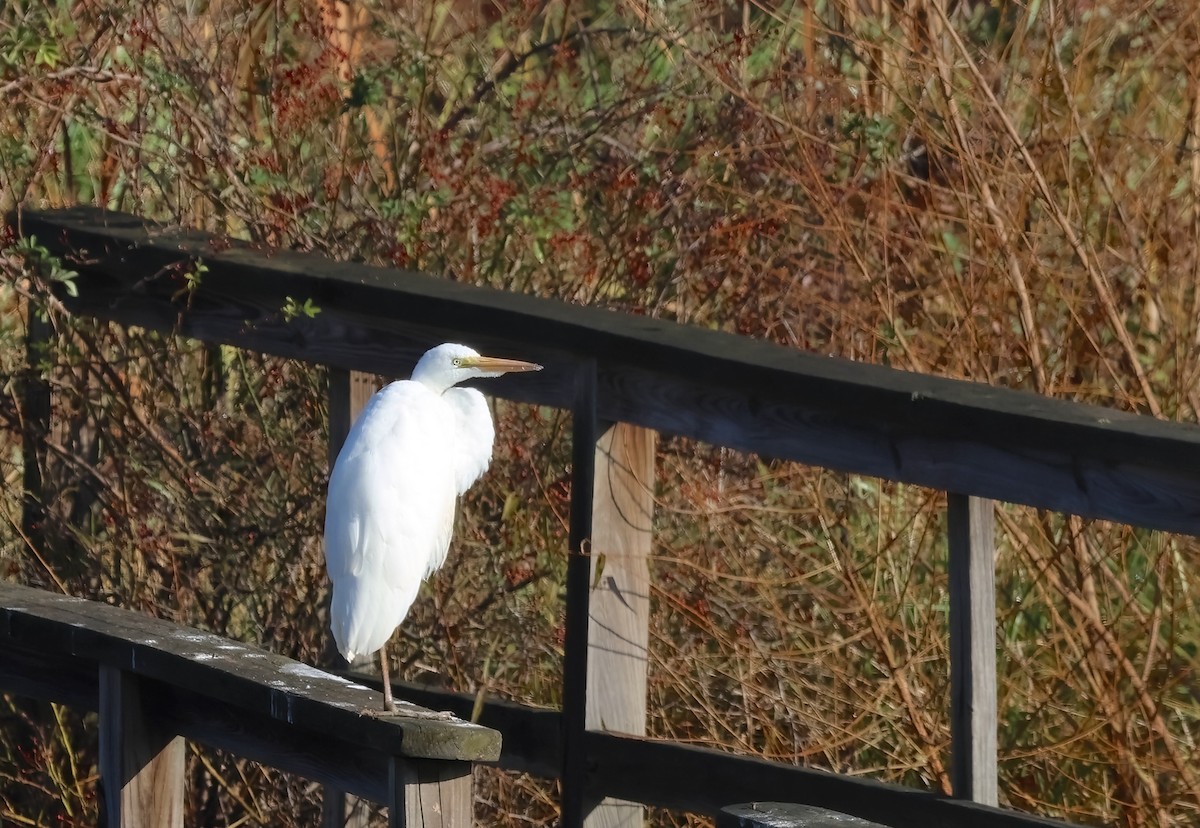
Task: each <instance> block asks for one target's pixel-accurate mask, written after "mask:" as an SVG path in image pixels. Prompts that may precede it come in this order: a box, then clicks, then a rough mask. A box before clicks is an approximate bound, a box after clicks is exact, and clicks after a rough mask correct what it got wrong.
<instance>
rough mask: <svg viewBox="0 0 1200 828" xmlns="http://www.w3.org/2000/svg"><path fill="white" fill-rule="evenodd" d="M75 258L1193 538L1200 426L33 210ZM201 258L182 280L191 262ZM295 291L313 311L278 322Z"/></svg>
mask: <svg viewBox="0 0 1200 828" xmlns="http://www.w3.org/2000/svg"><path fill="white" fill-rule="evenodd" d="M23 227H24V230H25V232H27V233H35V234H36V235H37V236H38V238H39V240H41V241H43V242H44V243H45V244H47V245H48V246H49V247H50V248H51V249H52V250H53V251H54V252H56V253H58V254H61V255H64V256H65V257H66V258H67V264H68V266H70V267H71V268H73V269H75V270H77V271H78V272H79V273H80V276H79V278H78V279H77V280H76V282H77V284H78V287H79V290H80V295H79V297H78V298H70V297H65V296H64V297H63V299H64V302H65V303H66V305H67V306H68V307H69V308H70V309H72V310H73V311H75V312H78V313H85V314H91V315H95V316H98V317H101V318H105V319H112V320H115V321H118V322H123V323H126V324H138V325H141V326H144V327H148V328H151V329H155V330H164V331H179V332H181V333H184V334H187V335H190V336H195V337H198V338H201V339H205V340H210V341H217V342H225V343H230V344H235V345H238V346H239V347H245V348H251V349H256V350H261V351H266V352H270V353H276V354H282V355H285V356H292V357H297V358H300V359H307V360H309V361H312V362H318V363H326V364H331V365H336V366H341V367H345V368H354V369H357V370H364V371H373V372H377V373H381V374H384V375H392V376H395V375H406V374H407V373H408V371H409V370H411V367H412V365H413V364H414V363H415V361H416V359H417V358H418V357H419V356H420V354H421V353H422V352H423V351H424V350H425V349H426V348H428V347H429V346H431V345H433V344H436V343H437V342H440V341H444V340H446V339H461V338H464V336H467V334H468V333H469V338H470V339H471V344H473V345H475V346H476V347H479V348H480V349H481V350H482V349H486V350H489V351H493V352H496V353H498V354H501V355H512V356H520V357H524V358H529V359H535V360H537V361H538V362H541V363H542V364H544V365H545V366H546V370H545V371H542V372H541V373H539V374H526V375H519V376H510V377H505V378H501V379H498V380H495V381H493V382H492V383H490V384H489V391H490V392H491V393H494V394H496V395H499V396H503V397H508V398H511V399H517V400H524V401H529V402H537V403H543V404H548V405H557V406H560V407H564V408H568V407H570V405H571V403H572V399H573V394H574V390H573V389H574V376H575V370H576V368H575V366H576V365H577V364H578V363H579V362H580V360H584V359H591V358H594V359H596V360H597V371H598V378H597V383H598V391H597V393H598V398H597V412H598V416H600V417H602V418H604V419H606V420H609V421H614V422H615V421H618V420H622V421H626V422H630V423H633V424H636V425H641V426H645V427H648V428H653V429H656V430H659V431H662V432H666V433H671V434H680V435H685V436H689V437H694V438H697V439H701V440H705V441H707V442H711V443H715V444H718V445H727V446H730V447H732V448H737V449H741V450H746V451H755V452H759V453H762V454H764V455H768V456H775V457H781V458H787V459H793V460H799V461H801V462H805V463H809V464H812V465H820V466H824V467H827V468H832V469H838V470H842V471H848V472H856V473H861V474H869V475H875V476H879V477H886V478H890V479H894V480H900V481H904V482H909V483H916V484H920V485H924V486H929V487H932V488H938V489H944V490H947V491H957V492H962V493H964V494H968V495H974V496H979V497H988V498H992V499H997V500H1004V501H1010V502H1014V503H1024V504H1029V505H1032V506H1037V507H1041V508H1046V509H1052V510H1056V511H1062V512H1069V513H1074V514H1079V515H1083V516H1086V517H1097V518H1106V519H1110V520H1116V521H1120V522H1123V523H1129V524H1132V525H1137V526H1146V527H1151V528H1159V529H1167V530H1172V531H1179V532H1188V533H1193V534H1200V428H1197V427H1195V426H1191V425H1183V424H1178V423H1170V422H1165V421H1160V420H1156V419H1154V418H1151V417H1142V416H1136V415H1133V414H1128V413H1124V412H1119V411H1115V410H1110V409H1105V408H1100V407H1096V406H1088V405H1078V404H1072V403H1068V402H1065V401H1059V400H1052V399H1047V398H1043V397H1040V396H1037V395H1034V394H1031V393H1026V392H1020V391H1010V390H1005V389H999V388H992V387H988V386H984V385H980V384H975V383H967V382H960V381H956V380H951V379H943V378H938V377H930V376H921V375H916V374H910V373H906V372H902V371H895V370H891V369H888V368H884V367H881V366H875V365H866V364H861V363H853V362H847V361H845V360H840V359H833V358H826V357H820V356H817V355H814V354H807V353H802V352H799V351H796V350H794V349H789V348H784V347H780V346H778V345H774V344H771V343H768V342H761V341H756V340H751V339H747V338H744V337H736V336H732V335H728V334H724V333H721V332H717V331H709V330H700V329H696V328H691V327H687V326H683V325H678V324H674V323H671V322H667V321H663V320H657V319H649V318H646V317H638V316H632V315H627V314H618V313H611V312H607V311H603V310H600V309H594V308H584V307H577V306H571V305H567V304H564V303H561V302H555V301H549V300H540V299H537V298H535V297H531V296H523V295H517V294H510V293H503V292H498V291H493V290H487V289H483V288H477V287H473V286H470V285H464V284H458V283H455V282H453V281H450V280H446V279H435V278H432V277H429V276H424V275H421V274H414V273H405V272H399V271H395V270H387V269H383V268H373V267H368V266H365V265H360V264H353V263H341V262H332V261H329V260H327V259H324V258H321V257H319V256H313V255H305V254H300V253H292V252H287V251H270V250H261V249H253V248H251V247H248V246H245V245H238V244H231V243H230V242H229V241H228V240H225V239H212V238H209V237H206V236H203V235H201V234H198V233H195V232H190V231H187V230H177V229H169V228H164V227H161V226H158V225H154V224H150V223H147V222H145V221H143V220H142V219H139V218H136V217H133V216H127V215H123V214H118V213H104V212H101V211H98V210H95V209H91V208H72V209H69V210H62V211H54V212H49V213H33V212H27V213H25V214H24V216H23ZM197 258H203V260H204V263H205V265H206V267H207V268H208V272H207V273H205V275H204V281H203V283H202V284H201V285H200V287H199V288H198V289H197V290H196V291H194V292H193V293H191V294H188V293H187V291H181V287H183V286H184V284H185V281H184V274H185V273H186V272H187V270H188V269H189V267H190V263H191V262H192V261H194V260H195V259H197ZM287 296H292V297H297V298H301V299H312V300H313V302H314V303H315V304H317V305H318V306H320V308H321V312H320V313H318V314H317V315H316V317H315V318H313V319H308V318H297V319H293V320H290V321H289V320H286V319H285V318H284V315H283V314H282V312H281V309H282V307H283V305H284V303H285V301H286V297H287Z"/></svg>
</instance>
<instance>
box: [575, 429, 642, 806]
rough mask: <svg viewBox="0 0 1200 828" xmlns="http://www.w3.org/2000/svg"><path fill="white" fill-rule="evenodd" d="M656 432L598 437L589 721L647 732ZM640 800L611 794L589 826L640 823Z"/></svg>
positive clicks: (593, 726)
mask: <svg viewBox="0 0 1200 828" xmlns="http://www.w3.org/2000/svg"><path fill="white" fill-rule="evenodd" d="M655 437H656V435H655V432H653V431H651V430H650V429H645V428H639V427H637V426H632V425H629V424H628V423H617V424H616V425H614V426H612V427H611V428H609V429H608V430H607V431H605V432H604V434H603V435H602V436H601V437H600V439H599V440H598V441H597V443H596V477H595V488H594V490H593V506H592V554H591V559H592V591H591V599H590V601H589V624H588V670H587V727H588V729H590V730H612V731H619V732H621V733H629V734H633V735H635V736H642V735H645V733H646V665H647V651H648V646H649V641H650V565H649V559H650V552H651V548H652V544H653V538H654V536H653V531H652V519H653V516H654V449H655V442H656V440H655ZM643 819H644V808H643V806H641V805H639V804H636V803H632V802H623V801H620V800H615V799H606V800H604V801H603V802H602V803H601V804H600V805H599V806H597V807H596V808H594V809H593V810H592V812H591V814H590V815H589V816H588V817H587V818H586V819H585V821H584V824H585V825H586V826H588V828H617V826H622V828H626V827H632V826H641V825H642V822H643Z"/></svg>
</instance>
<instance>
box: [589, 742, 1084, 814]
mask: <svg viewBox="0 0 1200 828" xmlns="http://www.w3.org/2000/svg"><path fill="white" fill-rule="evenodd" d="M586 738H587V748H588V761H589V762H590V763H592V764H593V766H594V767H593V769H592V777H593V781H592V788H593V789H594V790H596V791H599V792H603V793H606V794H609V795H612V796H618V797H621V798H622V799H631V800H635V801H637V802H644V803H646V804H647V805H655V806H658V807H660V808H671V809H675V810H680V811H690V812H693V813H700V814H707V815H710V816H715V815H716V814H718V813H720V811H721V809H722V808H724V807H725V806H727V805H729V804H730V803H731V802H770V801H779V800H782V799H787V800H790V801H792V802H797V803H801V804H805V805H812V806H815V807H819V808H828V809H830V810H833V811H841V812H844V813H847V814H851V815H852V816H857V817H860V818H862V819H867V820H873V821H875V822H883V823H884V824H887V825H919V826H921V827H922V828H962V826H964V825H969V826H971V828H1065V826H1066V825H1067V823H1064V822H1059V821H1057V820H1052V819H1046V818H1044V817H1037V816H1031V815H1028V814H1022V813H1018V812H1016V811H1007V810H1002V809H1000V808H993V807H991V806H988V805H980V804H978V803H975V802H968V801H966V800H961V799H949V798H946V797H942V796H938V795H935V794H932V793H929V792H928V791H918V790H914V789H912V788H904V787H901V786H899V785H891V784H888V783H884V782H876V781H873V780H871V779H863V778H857V777H853V776H843V775H839V774H833V773H827V772H825V771H818V770H812V769H809V768H799V767H793V766H790V765H784V764H781V763H777V762H769V761H766V760H763V759H753V758H749V757H745V756H735V755H733V754H728V753H723V752H720V751H716V750H710V749H706V748H698V747H693V746H691V745H681V744H676V743H672V742H655V741H649V740H643V739H635V738H633V737H628V736H617V735H614V734H610V733H599V732H595V731H589V732H588V733H587V734H586Z"/></svg>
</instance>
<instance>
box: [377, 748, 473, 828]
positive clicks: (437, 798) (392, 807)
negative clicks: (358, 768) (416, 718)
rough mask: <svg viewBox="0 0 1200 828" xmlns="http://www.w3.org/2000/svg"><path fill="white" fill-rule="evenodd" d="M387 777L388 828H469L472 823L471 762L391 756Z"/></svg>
mask: <svg viewBox="0 0 1200 828" xmlns="http://www.w3.org/2000/svg"><path fill="white" fill-rule="evenodd" d="M388 775H389V778H388V788H389V792H390V800H389V802H388V826H389V828H470V826H471V825H472V824H473V823H474V820H475V799H474V791H473V789H472V780H473V777H472V774H471V763H470V762H429V761H426V762H422V761H419V760H413V759H405V758H403V757H400V756H393V757H392V760H391V763H390V766H389V768H388Z"/></svg>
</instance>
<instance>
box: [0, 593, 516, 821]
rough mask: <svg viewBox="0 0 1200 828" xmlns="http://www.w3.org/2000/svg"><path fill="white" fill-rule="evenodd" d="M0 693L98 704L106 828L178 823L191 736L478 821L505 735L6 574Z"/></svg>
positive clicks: (411, 806) (373, 795) (398, 812)
mask: <svg viewBox="0 0 1200 828" xmlns="http://www.w3.org/2000/svg"><path fill="white" fill-rule="evenodd" d="M0 691H3V692H9V693H16V694H18V695H23V696H30V697H33V698H39V699H47V700H50V701H56V702H61V703H65V704H67V705H68V706H70V707H75V708H79V709H81V710H96V711H99V713H100V716H99V721H100V777H101V790H102V794H103V800H104V804H103V812H104V818H105V822H104V823H103V824H106V825H108V826H110V828H118V827H119V826H120V827H124V826H128V828H157V827H158V826H182V825H183V806H184V756H185V742H184V740H185V739H190V740H193V741H196V742H200V743H203V744H206V745H208V746H210V747H215V748H220V749H222V750H226V751H229V752H231V753H233V754H235V755H238V756H243V757H246V758H249V759H253V760H255V761H257V762H260V763H262V764H265V765H270V766H272V767H275V768H279V769H281V770H284V771H287V772H290V773H294V774H298V775H300V776H304V777H307V778H309V779H314V780H316V781H318V782H321V783H323V784H325V785H327V786H330V787H331V788H334V789H338V790H342V791H347V792H349V793H352V794H355V795H357V796H361V797H364V798H366V799H370V800H372V801H375V802H380V803H383V804H385V805H387V806H388V809H389V820H390V824H391V825H392V826H395V828H400V826H404V825H409V826H420V825H426V826H446V828H465V826H468V825H470V824H471V820H472V813H473V808H474V801H473V798H472V785H471V768H472V763H473V762H479V761H483V762H492V761H495V760H496V759H497V758H498V757H499V750H500V734H499V733H497V732H496V731H494V730H489V729H487V728H485V727H481V726H478V725H474V724H471V723H469V722H465V721H462V720H458V719H454V718H452V717H446V716H444V715H440V714H437V713H433V712H431V711H428V710H423V709H421V708H418V707H416V706H415V705H411V704H408V705H402V707H401V710H400V715H396V716H387V717H377V716H373V715H364V711H365V710H378V709H381V708H382V697H381V696H380V695H379V693H377V692H375V691H374V690H371V689H368V688H366V687H363V686H362V685H359V684H355V683H353V682H350V681H348V680H346V679H344V678H341V677H339V676H334V675H331V674H330V673H327V672H325V671H323V670H318V669H315V668H313V667H310V666H309V665H307V664H301V663H300V662H297V661H293V660H291V659H289V658H284V657H283V656H279V655H275V654H273V653H268V652H266V651H264V650H261V649H258V648H257V647H252V646H249V645H247V644H241V643H238V642H234V641H230V640H228V639H225V638H221V637H219V636H216V635H212V634H210V633H205V632H201V631H199V630H195V629H192V628H190V627H182V626H179V625H178V624H172V623H170V622H168V621H162V620H159V619H156V618H148V617H146V616H144V615H141V614H138V613H135V612H130V611H128V610H122V609H118V608H116V607H112V606H109V605H107V604H102V603H96V602H93V601H84V600H82V599H79V598H72V597H69V596H64V595H56V594H53V593H48V592H43V591H41V590H36V589H30V588H28V587H23V586H17V585H15V584H4V583H0Z"/></svg>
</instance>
